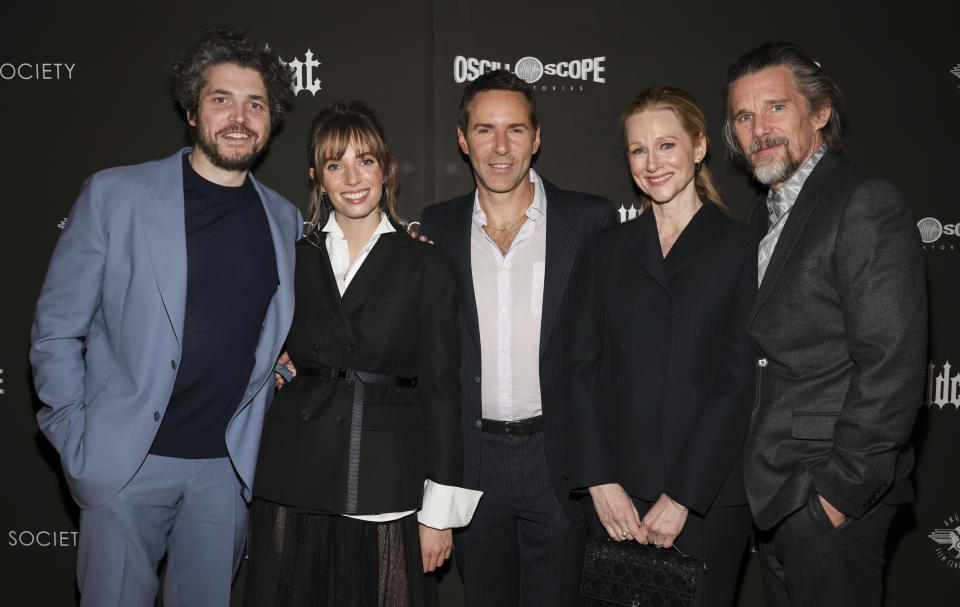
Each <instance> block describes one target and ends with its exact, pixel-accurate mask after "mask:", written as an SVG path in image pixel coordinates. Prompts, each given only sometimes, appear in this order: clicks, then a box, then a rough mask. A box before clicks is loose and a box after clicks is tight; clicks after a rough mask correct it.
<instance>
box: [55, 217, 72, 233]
mask: <svg viewBox="0 0 960 607" xmlns="http://www.w3.org/2000/svg"><path fill="white" fill-rule="evenodd" d="M69 219H70V218H69V217H64V218H63V219H61V220H60V221H58V222H57V227H58V228H60V229H61V230H62V229H63V228H65V227H67V221H69Z"/></svg>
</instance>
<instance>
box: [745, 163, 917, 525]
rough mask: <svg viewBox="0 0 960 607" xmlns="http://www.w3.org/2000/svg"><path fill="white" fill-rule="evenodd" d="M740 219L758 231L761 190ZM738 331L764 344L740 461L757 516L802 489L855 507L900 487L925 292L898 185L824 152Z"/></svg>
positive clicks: (780, 512) (770, 515) (903, 489)
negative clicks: (747, 321)
mask: <svg viewBox="0 0 960 607" xmlns="http://www.w3.org/2000/svg"><path fill="white" fill-rule="evenodd" d="M748 222H749V223H750V224H751V225H752V226H754V227H755V228H756V229H757V230H759V231H761V232H765V231H766V229H767V210H766V204H765V196H761V197H759V198H758V199H757V201H756V203H755V204H754V206H753V208H752V210H751V212H750V215H749V218H748ZM749 332H750V337H751V338H752V339H753V341H754V343H755V344H756V346H757V348H758V349H759V350H760V355H761V356H762V357H763V358H762V359H761V360H760V361H758V364H759V365H760V366H759V377H758V386H759V394H758V398H757V408H756V412H755V413H754V416H753V422H752V425H751V429H750V434H749V437H748V439H747V447H746V456H747V459H746V466H745V475H746V485H747V494H748V496H749V498H750V506H751V508H752V510H753V513H754V518H755V520H756V523H757V526H758V527H760V528H762V529H766V528H769V527H772V526H773V525H775V524H776V523H777V522H778V521H780V520H781V519H783V518H784V517H785V516H787V515H788V514H790V513H791V512H793V511H794V510H797V509H798V508H800V507H802V506H803V505H804V504H805V503H806V501H807V499H808V498H809V497H811V494H812V491H816V492H817V493H820V494H821V495H823V497H825V498H826V499H827V501H829V502H830V503H831V504H832V505H833V506H834V507H835V508H837V509H838V510H840V511H841V512H843V513H844V514H846V515H848V516H852V517H855V518H856V517H859V516H861V515H862V514H863V513H864V512H866V511H867V510H868V509H869V508H870V507H871V506H873V505H874V504H875V503H876V502H877V501H879V500H881V499H882V500H883V501H884V502H887V503H891V504H898V503H903V502H904V501H908V500H910V499H911V498H912V489H911V487H910V482H909V479H908V478H907V477H908V474H909V472H910V469H911V468H912V466H913V451H912V448H911V447H910V442H909V441H910V434H911V430H912V428H913V422H914V417H915V415H916V411H917V403H918V402H920V398H921V394H922V390H923V371H924V363H925V362H926V343H927V298H926V284H925V270H924V263H923V252H922V249H921V245H920V238H919V234H918V233H917V228H916V226H915V224H914V222H913V219H912V218H911V216H910V211H909V209H908V208H907V205H906V203H905V202H904V200H903V198H902V197H901V196H900V193H899V192H897V191H896V189H895V188H894V187H893V186H892V185H891V184H890V183H888V182H887V181H885V180H882V179H878V178H875V177H871V176H868V175H865V174H863V173H861V172H859V171H857V170H856V169H855V168H853V167H852V166H851V165H850V164H849V163H847V162H846V161H844V160H843V159H842V158H841V157H840V156H839V155H838V154H836V153H834V152H828V153H827V154H825V155H824V157H823V158H822V159H821V160H820V162H819V163H818V164H817V166H816V167H815V168H814V170H813V172H812V173H811V174H810V176H809V177H808V178H807V181H806V182H805V183H804V185H803V189H802V190H801V191H800V196H799V197H798V199H797V202H796V204H795V205H794V206H793V209H792V210H791V211H790V215H788V217H787V223H786V225H785V226H784V228H783V232H782V233H781V234H780V239H779V240H778V242H777V246H776V249H775V250H774V253H773V256H772V257H771V259H770V264H769V266H768V267H767V271H766V273H765V274H764V277H763V283H762V284H761V285H760V290H759V292H758V293H757V301H756V304H755V306H754V309H753V311H752V313H751V316H750V324H749Z"/></svg>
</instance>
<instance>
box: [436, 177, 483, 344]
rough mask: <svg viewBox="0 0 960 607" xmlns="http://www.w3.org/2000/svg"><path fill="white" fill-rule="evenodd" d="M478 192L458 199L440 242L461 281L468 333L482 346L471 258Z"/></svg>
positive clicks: (475, 342)
mask: <svg viewBox="0 0 960 607" xmlns="http://www.w3.org/2000/svg"><path fill="white" fill-rule="evenodd" d="M473 199H474V193H471V194H468V195H466V196H464V197H463V198H461V199H460V200H459V201H457V204H456V208H455V209H454V210H453V212H452V213H451V214H450V216H449V217H448V218H447V232H446V234H444V236H443V238H442V239H441V241H440V242H439V243H438V244H439V245H441V246H442V247H443V249H444V250H445V251H447V254H448V255H449V256H450V261H451V262H452V263H453V269H454V271H455V272H456V274H457V278H458V279H459V281H460V286H461V289H462V293H461V294H460V307H461V308H462V309H463V311H464V314H463V320H464V323H465V324H466V326H467V333H468V334H469V335H470V338H471V339H473V343H474V345H475V346H476V348H477V350H478V351H479V349H480V324H479V321H478V320H477V298H476V292H475V291H474V289H473V264H472V263H471V261H470V242H471V238H472V234H471V230H472V226H473Z"/></svg>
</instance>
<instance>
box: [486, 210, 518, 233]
mask: <svg viewBox="0 0 960 607" xmlns="http://www.w3.org/2000/svg"><path fill="white" fill-rule="evenodd" d="M526 220H527V216H526V214H524V215H522V216H521V217H520V220H519V221H516V222H514V223H511V224H510V225H508V226H503V227H499V228H495V227H493V226H491V225H485V226H483V227H484V228H486V229H488V230H493V231H494V232H506V231H507V230H512V229H513V228H515V227H517V226H519V225H521V224H523V222H524V221H526Z"/></svg>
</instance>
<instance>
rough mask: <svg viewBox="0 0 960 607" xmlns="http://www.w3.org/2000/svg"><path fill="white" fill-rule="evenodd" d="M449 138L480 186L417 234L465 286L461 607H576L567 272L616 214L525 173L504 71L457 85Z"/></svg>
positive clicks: (580, 532)
mask: <svg viewBox="0 0 960 607" xmlns="http://www.w3.org/2000/svg"><path fill="white" fill-rule="evenodd" d="M457 138H458V141H459V144H460V148H461V150H462V151H463V153H464V154H466V155H467V156H468V157H469V160H470V164H471V166H472V168H473V172H474V177H475V180H476V185H477V187H476V189H475V190H474V191H473V192H471V193H470V194H467V195H465V196H462V197H459V198H454V199H452V200H449V201H446V202H442V203H438V204H435V205H432V206H430V207H428V208H427V209H425V210H424V212H423V217H422V225H421V233H423V234H425V235H426V236H428V237H429V238H431V239H433V240H434V241H435V242H436V244H437V246H438V247H440V249H441V250H442V251H443V252H444V253H445V254H446V255H447V257H448V258H449V259H450V261H451V262H452V264H453V266H454V268H455V270H456V272H457V275H458V279H459V282H460V287H461V296H462V298H461V304H460V326H461V332H462V336H463V337H462V341H463V354H462V363H461V368H460V382H461V402H462V407H463V411H462V416H461V426H462V431H463V439H464V450H465V452H464V477H463V480H464V486H465V487H468V488H471V489H479V490H482V491H483V492H484V496H483V498H482V499H481V501H480V505H479V507H478V509H477V511H476V514H475V515H474V518H473V521H472V522H471V524H470V525H469V526H468V527H466V528H465V529H463V530H462V531H460V532H458V533H457V534H455V537H454V542H455V547H456V557H457V564H458V567H459V569H460V574H461V577H462V578H463V583H464V591H465V592H464V594H465V596H466V603H467V605H468V606H471V607H473V606H498V607H499V606H503V605H518V604H520V602H521V601H522V604H523V605H524V606H525V607H533V606H536V605H544V606H547V605H549V606H550V607H554V606H557V605H575V604H577V603H578V591H577V585H578V581H579V578H580V567H581V564H582V558H583V544H584V538H585V531H584V525H583V520H582V519H583V515H582V510H581V507H580V504H579V503H578V502H577V501H575V500H574V499H572V498H571V497H570V492H569V483H568V479H567V464H566V444H565V438H564V436H565V430H564V420H563V409H564V402H563V393H562V392H563V391H562V369H563V368H564V364H563V352H564V349H565V330H564V329H565V327H566V325H567V317H568V315H569V313H570V310H569V307H570V301H569V299H570V298H569V293H570V292H571V287H572V286H573V276H574V268H575V266H576V264H577V262H578V261H579V258H580V255H581V253H582V251H583V249H584V247H585V246H586V244H587V243H588V242H589V240H590V239H591V237H593V236H594V235H595V234H596V233H597V232H599V231H600V230H601V229H602V228H603V227H604V226H606V225H608V224H611V223H612V222H613V219H614V213H613V207H612V205H611V203H610V202H609V201H607V200H605V199H603V198H599V197H596V196H591V195H589V194H580V193H575V192H567V191H564V190H560V189H559V188H557V187H555V186H553V185H552V184H550V183H549V182H547V181H546V180H544V179H542V178H541V177H540V176H539V175H537V174H536V173H535V172H534V171H533V169H532V168H531V166H530V165H531V163H532V160H533V156H534V155H535V154H536V153H537V151H538V150H539V147H540V127H539V124H538V121H537V116H536V103H535V100H534V98H533V94H532V91H531V87H530V85H529V84H527V83H526V82H524V81H522V80H520V79H519V78H517V77H516V76H515V75H513V74H511V73H510V72H507V71H504V70H498V71H495V72H489V73H487V74H484V75H483V76H481V77H480V78H478V79H477V80H475V81H474V82H472V83H470V84H469V85H468V86H467V87H466V89H465V90H464V93H463V97H462V99H461V101H460V114H459V119H458V126H457Z"/></svg>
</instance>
